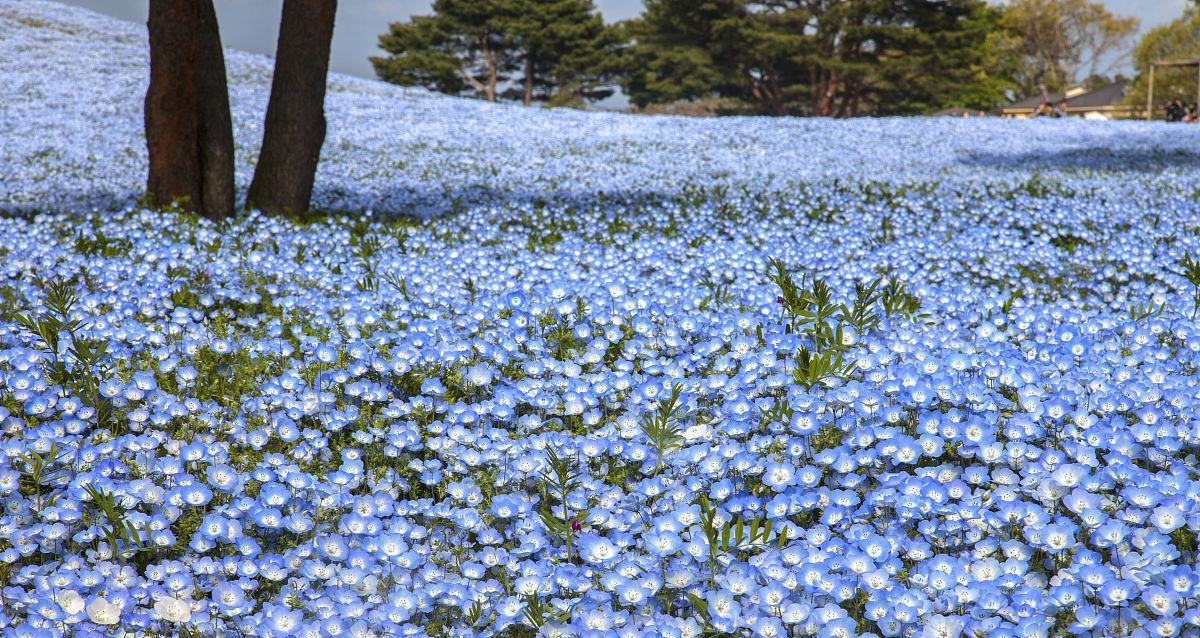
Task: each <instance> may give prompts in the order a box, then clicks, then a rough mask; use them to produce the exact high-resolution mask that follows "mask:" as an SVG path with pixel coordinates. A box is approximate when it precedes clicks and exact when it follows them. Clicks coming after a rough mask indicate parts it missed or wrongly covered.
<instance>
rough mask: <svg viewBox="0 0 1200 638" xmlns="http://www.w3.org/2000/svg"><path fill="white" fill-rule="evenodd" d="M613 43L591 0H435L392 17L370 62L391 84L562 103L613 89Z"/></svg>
mask: <svg viewBox="0 0 1200 638" xmlns="http://www.w3.org/2000/svg"><path fill="white" fill-rule="evenodd" d="M617 45H618V40H617V37H616V31H614V30H613V29H612V28H610V27H608V26H607V25H605V23H604V19H603V18H602V17H601V16H600V14H599V13H597V12H596V7H595V4H594V3H593V2H592V0H436V1H435V2H434V3H433V13H432V14H431V15H428V16H417V17H414V18H413V19H412V20H411V21H409V22H395V23H392V24H391V25H390V27H389V31H388V32H387V33H385V34H383V35H382V36H380V38H379V47H380V48H381V49H383V50H384V51H385V52H387V53H388V55H387V56H379V57H372V58H371V63H372V64H373V65H374V67H375V72H376V75H378V76H379V77H380V79H383V80H385V81H388V82H393V83H396V84H404V85H416V86H424V87H426V88H429V89H432V90H435V91H441V92H443V93H450V94H453V95H475V96H480V97H483V98H484V99H487V100H488V101H491V102H494V101H496V100H497V99H498V98H500V97H509V98H518V99H520V100H521V101H522V102H524V103H525V104H529V103H531V102H534V101H552V102H555V103H559V104H562V103H571V102H577V101H582V100H594V99H600V98H603V97H607V96H608V95H611V94H612V90H611V84H612V82H611V77H612V75H613V73H614V72H615V71H616V69H617V66H616V59H617V57H618V56H617Z"/></svg>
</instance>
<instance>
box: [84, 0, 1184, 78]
mask: <svg viewBox="0 0 1200 638" xmlns="http://www.w3.org/2000/svg"><path fill="white" fill-rule="evenodd" d="M61 1H63V2H65V3H66V4H73V5H78V6H81V7H87V8H89V9H93V10H95V11H99V12H101V13H107V14H109V15H112V16H116V17H118V18H123V19H126V20H133V21H135V22H143V23H144V22H145V21H146V10H147V7H148V6H149V0H61ZM1101 1H1102V2H1103V3H1104V4H1105V5H1106V6H1107V7H1108V9H1109V10H1110V11H1112V12H1113V13H1116V14H1118V15H1125V16H1134V17H1136V18H1138V19H1139V20H1141V26H1142V30H1143V31H1144V30H1146V29H1150V28H1153V27H1156V26H1159V25H1162V24H1165V23H1167V22H1170V21H1171V20H1173V19H1175V18H1176V17H1178V16H1179V15H1180V14H1181V13H1183V9H1184V5H1185V4H1186V2H1187V1H1188V0H1101ZM213 4H214V5H215V7H216V10H217V20H218V21H219V22H220V23H221V37H222V40H224V42H225V46H228V47H231V48H234V49H241V50H243V51H250V52H253V53H265V54H268V55H270V54H272V53H273V52H274V50H275V40H276V38H277V37H278V29H279V25H278V23H279V14H280V8H281V7H282V6H283V0H214V3H213ZM430 4H431V3H430V0H340V2H338V13H337V23H336V24H335V26H334V30H333V52H332V54H331V56H330V63H329V64H330V68H331V69H332V70H333V71H337V72H340V73H349V74H351V75H359V76H363V77H368V78H371V77H375V74H374V72H373V70H372V69H371V63H370V62H368V61H367V58H368V57H369V56H372V55H378V54H380V53H381V52H380V51H379V49H378V48H377V47H376V44H377V42H378V38H379V34H380V33H383V32H384V31H385V30H387V24H388V23H389V22H396V21H401V20H407V19H408V17H409V16H412V15H414V14H415V15H421V14H425V13H428V12H429V7H430ZM596 6H597V7H599V9H600V12H601V13H602V14H603V15H604V17H605V19H607V20H610V21H616V20H624V19H626V18H632V17H634V16H636V15H637V14H638V13H640V12H641V8H642V2H641V0H596ZM1113 70H1114V71H1121V70H1127V67H1126V68H1125V69H1122V68H1121V67H1120V66H1118V67H1115V68H1114V69H1113Z"/></svg>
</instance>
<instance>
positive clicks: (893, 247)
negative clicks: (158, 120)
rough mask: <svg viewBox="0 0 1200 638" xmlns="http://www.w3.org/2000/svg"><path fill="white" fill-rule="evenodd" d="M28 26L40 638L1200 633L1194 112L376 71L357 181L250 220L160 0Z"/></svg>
mask: <svg viewBox="0 0 1200 638" xmlns="http://www.w3.org/2000/svg"><path fill="white" fill-rule="evenodd" d="M0 33H3V34H5V37H0V77H3V78H5V81H4V83H5V85H6V90H8V91H9V94H10V95H11V99H6V100H5V101H4V102H3V103H0V139H3V140H4V143H3V145H0V209H4V210H5V211H6V212H7V214H6V215H4V216H0V494H2V495H3V497H2V498H0V631H2V635H3V636H5V637H9V636H11V637H21V638H59V637H65V636H71V637H80V638H82V637H91V636H97V637H98V636H118V635H124V636H138V637H147V638H150V637H166V636H188V637H200V636H204V637H209V636H211V637H217V636H262V637H293V636H295V637H301V636H303V637H338V636H347V637H354V638H369V637H371V638H385V637H409V636H412V637H426V636H428V637H431V638H438V637H450V636H455V637H468V636H484V637H487V636H504V637H510V636H511V637H522V638H524V637H532V636H545V637H555V638H567V637H577V638H602V637H605V638H607V637H610V636H620V637H623V638H626V637H627V638H633V637H639V638H651V637H667V638H697V637H701V636H706V637H707V636H754V637H760V638H792V637H800V636H818V637H820V638H850V637H852V636H878V637H889V638H891V637H899V636H904V637H910V636H920V637H930V638H933V637H936V638H957V637H959V636H969V637H983V636H987V637H1017V636H1020V637H1045V636H1065V635H1077V636H1139V637H1157V638H1172V637H1174V636H1180V635H1184V636H1195V635H1197V633H1198V632H1200V568H1198V565H1197V552H1198V542H1197V534H1198V533H1200V465H1198V461H1197V454H1198V453H1200V410H1198V407H1200V154H1198V152H1197V151H1195V150H1194V149H1196V148H1197V143H1198V142H1200V132H1198V131H1196V130H1194V129H1193V128H1190V127H1182V126H1176V127H1172V126H1168V125H1162V124H1142V123H1103V122H1083V121H1072V122H1067V121H1058V122H1011V121H1001V120H991V119H984V120H953V119H904V120H900V119H897V120H857V121H829V120H793V119H769V120H768V119H754V118H728V119H719V120H698V119H678V118H671V117H653V118H652V117H636V116H628V115H619V114H606V113H583V112H575V111H563V110H554V111H547V110H538V109H522V108H517V107H506V106H487V105H484V104H480V103H476V102H468V101H462V100H458V99H453V98H446V97H439V96H434V95H432V94H429V93H425V92H423V91H417V90H404V89H398V88H395V87H391V86H387V85H383V84H377V83H374V82H369V81H366V80H359V79H354V78H349V77H343V76H334V77H333V78H332V83H331V89H330V95H329V99H328V103H327V108H328V110H329V113H330V135H329V138H328V139H327V140H326V145H325V151H324V154H323V156H322V164H321V169H320V172H319V174H318V184H317V195H316V200H317V202H318V205H319V207H320V208H321V210H320V211H319V212H318V213H314V214H313V215H311V216H309V217H308V218H305V219H296V220H283V219H276V218H268V217H263V216H260V215H257V214H255V213H250V214H249V215H247V216H243V217H240V218H238V219H237V220H235V221H231V222H225V223H222V224H213V223H210V222H207V221H204V220H200V219H197V218H195V217H192V216H188V215H185V214H181V213H177V212H172V211H150V210H144V209H143V208H142V207H140V206H138V205H137V199H138V196H139V193H140V189H141V188H142V179H143V176H144V171H145V169H144V166H145V150H144V141H143V139H142V138H141V137H140V135H141V119H140V118H141V112H140V104H139V103H138V98H137V96H138V95H139V94H140V92H141V91H143V90H144V83H145V50H144V49H145V45H144V41H143V37H144V36H143V33H142V30H141V28H140V27H139V26H138V25H131V24H127V23H123V22H118V21H114V20H109V19H107V18H102V17H100V16H96V15H93V14H90V13H87V12H84V11H82V10H78V9H71V8H67V7H64V6H61V5H57V4H54V3H50V2H42V1H41V0H34V1H30V2H18V1H17V0H0ZM9 34H11V37H9ZM228 55H229V57H228V62H229V72H230V82H231V91H232V96H231V97H232V102H233V109H234V120H235V128H236V130H237V135H238V142H239V152H241V153H242V154H243V156H245V157H244V159H245V161H244V163H243V165H242V166H241V168H240V169H239V170H242V171H243V173H241V174H240V175H239V177H240V180H241V184H242V186H244V185H245V182H246V181H247V180H248V179H249V171H250V167H251V166H252V160H253V158H252V157H248V156H246V154H247V153H248V152H249V150H250V149H253V148H256V145H257V137H258V135H259V134H260V130H259V129H260V125H261V124H260V122H258V121H257V120H256V119H255V117H256V115H255V114H256V113H261V111H262V104H263V103H264V102H265V98H266V88H267V85H268V83H269V77H270V68H271V67H270V64H271V62H270V60H267V59H265V58H260V57H257V56H252V55H248V54H242V53H237V52H230V53H229V54H228ZM22 56H24V57H25V59H28V57H29V56H36V57H38V58H39V59H41V60H44V66H43V67H42V68H40V69H35V68H33V67H32V65H30V64H28V62H27V61H26V62H25V63H21V62H20V61H19V60H20V59H21V58H22ZM81 87H82V88H81Z"/></svg>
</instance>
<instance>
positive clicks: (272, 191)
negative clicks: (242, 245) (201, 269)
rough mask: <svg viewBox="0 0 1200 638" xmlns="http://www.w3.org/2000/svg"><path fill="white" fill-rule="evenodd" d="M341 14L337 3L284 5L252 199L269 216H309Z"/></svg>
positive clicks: (294, 0)
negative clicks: (333, 45) (336, 19)
mask: <svg viewBox="0 0 1200 638" xmlns="http://www.w3.org/2000/svg"><path fill="white" fill-rule="evenodd" d="M336 12H337V0H284V3H283V20H282V21H281V23H280V25H279V43H278V45H277V47H276V51H275V73H274V77H273V78H272V80H271V101H270V103H269V104H268V105H267V119H266V124H265V125H264V127H263V143H262V152H261V153H260V154H259V157H258V166H257V167H255V169H254V180H253V181H252V182H251V183H250V192H249V193H248V195H247V197H246V201H247V204H248V205H249V206H252V207H254V208H258V209H259V210H261V211H263V212H264V213H267V214H271V215H281V214H296V213H303V212H305V211H307V210H308V206H309V203H310V201H311V199H312V190H313V181H314V179H315V178H316V173H317V162H318V160H320V157H321V146H322V145H323V144H324V143H325V82H326V78H327V76H328V73H329V45H330V42H331V41H332V39H333V20H334V14H335V13H336Z"/></svg>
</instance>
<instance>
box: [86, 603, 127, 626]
mask: <svg viewBox="0 0 1200 638" xmlns="http://www.w3.org/2000/svg"><path fill="white" fill-rule="evenodd" d="M86 611H87V616H88V620H91V621H92V622H94V623H96V624H97V625H115V624H117V621H119V620H120V619H121V608H120V607H119V606H117V605H115V604H113V603H110V602H108V601H107V600H105V599H104V598H102V597H99V596H97V597H96V598H93V599H92V600H91V602H89V603H88V604H87V608H86Z"/></svg>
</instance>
